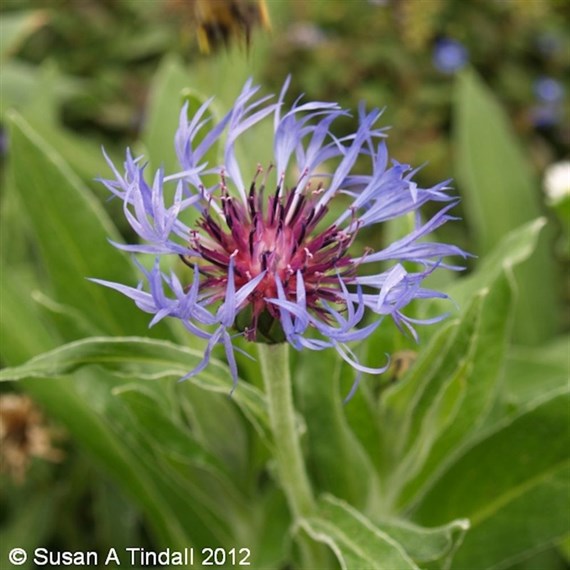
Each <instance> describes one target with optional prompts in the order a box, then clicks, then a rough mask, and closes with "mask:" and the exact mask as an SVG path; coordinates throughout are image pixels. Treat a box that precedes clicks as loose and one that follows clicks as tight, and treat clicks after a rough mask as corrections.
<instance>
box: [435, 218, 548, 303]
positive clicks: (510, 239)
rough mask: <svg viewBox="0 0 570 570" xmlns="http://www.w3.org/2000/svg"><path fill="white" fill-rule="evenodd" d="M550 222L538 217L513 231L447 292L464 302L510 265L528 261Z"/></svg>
mask: <svg viewBox="0 0 570 570" xmlns="http://www.w3.org/2000/svg"><path fill="white" fill-rule="evenodd" d="M545 226H546V218H537V219H536V220H533V221H531V222H528V223H526V224H523V225H522V226H520V227H518V228H516V229H514V230H512V231H510V232H509V233H508V234H506V235H505V236H504V237H503V239H502V240H501V242H500V243H498V244H497V245H496V247H494V248H493V251H491V252H490V253H489V254H487V255H485V257H484V258H483V259H482V260H481V263H480V264H479V265H478V266H477V269H476V271H474V272H473V273H472V274H471V275H469V276H467V277H465V278H463V279H458V280H455V281H454V282H453V284H452V285H450V286H449V287H448V288H447V290H446V292H447V293H449V295H450V296H451V298H452V299H453V300H454V301H455V302H456V303H458V304H459V305H463V304H464V303H466V302H467V301H468V300H469V299H470V298H471V297H472V296H473V295H474V294H475V293H476V292H477V291H479V290H480V289H483V288H484V287H488V286H489V285H490V284H491V283H492V282H493V281H495V279H496V278H497V277H498V276H499V274H500V273H501V272H502V271H504V270H505V269H506V268H513V267H515V266H517V265H519V264H521V263H523V262H525V261H526V260H527V259H528V258H529V257H530V256H531V255H532V254H533V253H534V251H535V250H536V247H537V243H538V239H539V237H540V234H541V232H542V231H543V230H544V227H545Z"/></svg>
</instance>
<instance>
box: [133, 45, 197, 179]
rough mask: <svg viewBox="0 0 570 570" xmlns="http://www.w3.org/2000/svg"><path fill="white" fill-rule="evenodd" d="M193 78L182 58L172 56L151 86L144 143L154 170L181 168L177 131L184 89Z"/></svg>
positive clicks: (143, 134) (169, 170) (169, 172)
mask: <svg viewBox="0 0 570 570" xmlns="http://www.w3.org/2000/svg"><path fill="white" fill-rule="evenodd" d="M190 81H191V76H190V74H189V72H188V71H187V70H186V69H185V68H184V64H183V62H182V61H181V60H180V58H178V57H176V56H174V55H170V56H167V57H166V58H165V59H164V60H163V61H162V62H161V64H160V66H159V68H158V70H157V72H156V75H155V76H154V78H153V80H152V84H151V87H150V95H149V103H148V106H147V110H146V116H147V118H146V120H145V123H144V128H143V133H142V142H143V144H144V145H145V147H146V150H147V151H148V157H147V159H148V160H149V161H150V164H151V166H152V169H153V170H156V169H157V168H159V167H160V166H163V167H164V171H165V173H166V174H172V173H174V172H178V171H179V170H180V165H179V164H178V159H177V157H176V153H175V151H174V134H175V133H176V129H177V127H178V116H179V114H180V109H181V108H182V105H183V103H184V98H183V94H182V91H183V90H184V89H186V88H187V87H188V86H189V84H190Z"/></svg>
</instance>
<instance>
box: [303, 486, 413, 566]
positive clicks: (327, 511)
mask: <svg viewBox="0 0 570 570" xmlns="http://www.w3.org/2000/svg"><path fill="white" fill-rule="evenodd" d="M299 526H300V527H301V528H302V529H303V530H305V531H306V532H307V534H309V536H310V537H311V538H313V539H314V540H317V541H319V542H323V543H325V544H326V545H327V546H329V547H330V548H331V550H332V551H333V552H334V554H335V556H336V558H337V560H338V562H339V564H340V567H341V568H342V569H343V570H368V569H370V568H374V570H395V569H396V568H397V569H398V570H419V567H418V566H417V565H416V564H415V563H414V562H413V560H412V559H411V558H410V557H409V556H408V554H407V553H406V552H405V550H404V549H403V547H402V545H400V544H399V543H398V542H396V541H395V540H394V539H393V538H392V537H390V536H389V535H388V534H386V533H385V532H383V531H382V530H380V529H379V528H378V527H376V526H375V525H374V524H373V523H372V522H371V521H370V520H368V519H367V518H366V517H364V516H363V515H362V514H361V513H359V512H358V511H357V510H356V509H354V508H353V507H351V506H350V505H349V504H348V503H346V502H344V501H341V500H340V499H337V498H336V497H333V496H330V495H327V496H324V497H323V499H321V500H320V501H319V505H318V510H317V514H316V515H315V516H312V517H308V518H304V519H301V520H300V521H299Z"/></svg>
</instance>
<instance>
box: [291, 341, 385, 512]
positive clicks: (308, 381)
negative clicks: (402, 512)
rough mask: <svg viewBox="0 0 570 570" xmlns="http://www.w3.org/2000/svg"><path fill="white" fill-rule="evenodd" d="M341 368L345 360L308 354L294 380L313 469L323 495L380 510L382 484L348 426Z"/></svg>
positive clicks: (299, 361)
mask: <svg viewBox="0 0 570 570" xmlns="http://www.w3.org/2000/svg"><path fill="white" fill-rule="evenodd" d="M341 368H342V361H341V360H340V359H337V358H327V359H325V358H315V357H314V354H310V353H307V352H306V353H302V354H300V355H299V359H298V362H297V366H296V369H295V374H294V375H293V376H294V379H295V388H296V394H297V396H298V397H297V401H298V405H299V409H300V411H301V412H302V414H303V416H304V418H305V421H306V422H307V428H308V433H307V443H308V446H309V449H310V453H309V454H308V458H307V462H308V467H309V469H310V470H311V472H312V473H313V474H314V477H315V479H316V480H317V483H318V485H319V488H320V489H322V490H323V491H326V492H329V493H333V494H334V495H336V496H338V497H340V498H342V499H345V500H347V501H349V502H350V503H351V504H353V505H355V506H357V507H358V508H365V507H366V508H368V509H374V506H375V505H376V504H377V500H378V493H379V482H378V481H377V474H376V472H375V470H374V466H373V464H372V462H371V461H370V458H369V457H368V455H367V453H366V451H365V450H364V449H363V447H362V445H361V443H360V442H359V441H358V439H357V438H356V437H355V435H354V433H353V432H352V431H351V429H350V427H349V425H348V423H347V420H346V417H345V413H344V410H343V405H342V401H341V399H340V387H339V383H340V374H341ZM349 405H352V402H351V403H350V404H349ZM355 473H358V474H359V476H358V477H355V476H354V474H355Z"/></svg>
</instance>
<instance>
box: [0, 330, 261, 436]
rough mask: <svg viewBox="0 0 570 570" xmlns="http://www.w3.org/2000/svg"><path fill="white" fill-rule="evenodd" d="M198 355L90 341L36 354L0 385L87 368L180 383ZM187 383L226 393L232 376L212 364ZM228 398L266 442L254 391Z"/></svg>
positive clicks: (128, 340)
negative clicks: (168, 378) (238, 407)
mask: <svg viewBox="0 0 570 570" xmlns="http://www.w3.org/2000/svg"><path fill="white" fill-rule="evenodd" d="M202 358H203V354H202V353H201V352H199V351H197V350H194V349H190V348H184V347H181V346H178V345H176V344H173V343H171V342H167V341H159V340H154V339H148V338H138V337H112V338H107V337H92V338H87V339H83V340H80V341H76V342H72V343H69V344H66V345H63V346H61V347H59V348H57V349H55V350H52V351H50V352H47V353H44V354H40V355H39V356H36V357H34V358H32V359H31V360H29V361H28V362H27V363H25V364H23V365H21V366H18V367H14V368H5V369H4V370H2V371H0V381H2V380H21V379H22V378H49V377H53V376H61V375H65V374H71V373H72V372H75V371H76V370H78V369H80V368H82V367H84V366H89V365H98V366H101V367H103V368H104V369H106V370H108V371H110V372H112V373H114V374H119V375H121V376H125V377H129V378H141V379H145V380H157V379H159V378H165V377H175V378H181V377H183V376H184V375H186V374H187V373H188V371H189V370H192V369H193V368H195V367H196V366H197V365H198V363H199V362H201V360H202ZM188 382H192V383H194V384H196V385H198V386H200V387H201V388H203V389H205V390H209V391H211V392H218V393H222V394H230V392H231V390H232V386H233V384H232V378H231V374H230V372H229V370H228V368H227V366H225V365H224V364H222V363H221V362H219V361H215V360H212V365H211V366H210V367H209V368H207V369H206V370H205V371H203V372H201V373H200V374H199V375H197V376H196V377H193V378H191V379H190V380H188ZM239 387H240V389H239V390H236V391H235V393H234V395H233V398H234V399H235V402H236V404H237V405H238V406H240V408H241V409H242V411H243V412H244V414H245V415H246V417H247V418H248V419H249V420H250V421H251V422H252V423H253V425H254V427H255V428H256V429H257V430H258V431H259V433H260V434H261V435H263V436H264V437H266V434H267V431H268V429H269V428H268V419H267V409H266V403H265V398H264V396H263V395H262V394H261V392H260V391H259V390H258V389H257V388H254V387H253V386H251V385H249V384H246V383H245V382H242V383H241V384H240V386H239Z"/></svg>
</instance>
